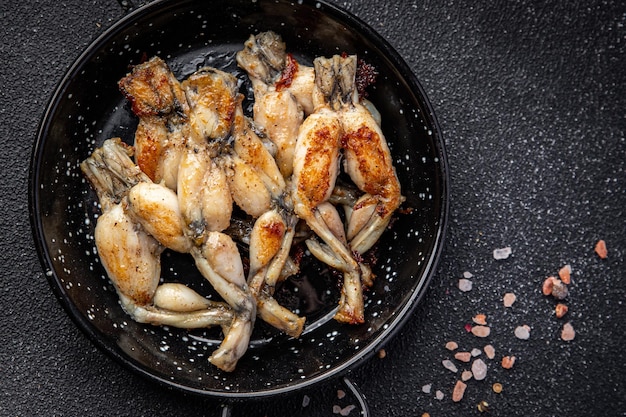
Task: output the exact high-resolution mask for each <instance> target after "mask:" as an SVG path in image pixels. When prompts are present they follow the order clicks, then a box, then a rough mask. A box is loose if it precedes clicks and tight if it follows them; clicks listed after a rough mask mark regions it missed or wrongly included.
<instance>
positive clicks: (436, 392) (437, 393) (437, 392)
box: [435, 390, 444, 400]
mask: <svg viewBox="0 0 626 417" xmlns="http://www.w3.org/2000/svg"><path fill="white" fill-rule="evenodd" d="M443 397H444V395H443V392H441V391H440V390H437V391H435V398H436V399H438V400H443Z"/></svg>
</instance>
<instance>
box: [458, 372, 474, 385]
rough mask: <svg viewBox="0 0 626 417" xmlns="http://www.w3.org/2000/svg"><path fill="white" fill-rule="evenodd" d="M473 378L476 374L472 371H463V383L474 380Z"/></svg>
mask: <svg viewBox="0 0 626 417" xmlns="http://www.w3.org/2000/svg"><path fill="white" fill-rule="evenodd" d="M473 376H474V374H473V373H472V371H468V370H465V371H463V373H461V381H463V382H465V381H467V380H469V379H472V377H473Z"/></svg>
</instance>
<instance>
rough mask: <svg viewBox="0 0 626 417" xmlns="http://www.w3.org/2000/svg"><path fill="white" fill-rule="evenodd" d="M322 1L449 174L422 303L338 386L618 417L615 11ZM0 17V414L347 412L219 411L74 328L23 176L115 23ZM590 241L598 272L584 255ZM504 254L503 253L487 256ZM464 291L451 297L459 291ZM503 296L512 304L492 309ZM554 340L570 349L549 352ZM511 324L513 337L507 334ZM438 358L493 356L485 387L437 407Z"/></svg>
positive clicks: (62, 12) (625, 372)
mask: <svg viewBox="0 0 626 417" xmlns="http://www.w3.org/2000/svg"><path fill="white" fill-rule="evenodd" d="M334 3H336V4H337V5H338V6H341V7H344V8H346V9H347V10H349V11H351V12H352V13H354V14H355V15H357V16H358V17H360V18H361V19H363V20H364V21H365V22H367V23H368V24H369V25H371V26H372V27H373V28H374V29H376V30H377V31H379V32H380V34H381V35H382V36H383V37H384V38H385V39H387V40H388V41H389V42H390V43H391V44H392V45H393V46H394V47H395V48H396V49H397V51H398V52H399V53H400V55H402V57H403V58H404V59H405V60H406V61H407V63H408V64H409V65H410V66H411V67H412V68H413V70H414V72H415V74H416V75H417V77H418V78H419V80H420V82H421V83H422V85H423V87H424V88H425V90H426V92H427V94H428V96H429V98H430V99H431V101H432V104H433V106H434V108H435V111H436V113H437V116H438V119H439V122H440V125H441V128H442V131H443V134H444V137H445V141H446V146H447V150H448V155H449V165H450V176H451V197H452V198H451V207H450V224H449V229H448V238H447V241H446V246H445V250H444V253H443V256H442V259H441V262H440V267H439V268H438V271H437V274H436V276H435V277H434V279H433V281H432V284H431V287H430V289H429V291H428V293H427V295H426V297H425V298H424V299H423V301H422V303H421V304H420V305H419V306H418V308H417V309H416V311H415V313H414V315H413V316H412V317H411V319H410V320H409V321H408V323H407V325H406V326H405V327H404V328H403V329H402V331H401V332H400V333H399V334H398V335H397V337H395V338H394V339H393V340H391V341H390V342H389V343H388V344H387V345H386V346H385V353H386V355H380V356H381V357H374V358H373V359H372V360H370V361H368V362H367V363H366V364H364V365H363V366H361V367H359V368H358V369H356V370H354V371H353V372H351V373H350V374H349V378H350V380H351V381H353V382H354V383H355V384H356V385H357V386H358V387H359V388H360V389H361V391H362V392H363V393H364V395H365V397H366V399H367V403H368V404H369V408H370V411H371V414H372V415H375V416H394V417H396V416H421V415H422V414H423V413H429V414H430V415H431V416H448V417H450V416H468V415H479V414H481V412H480V411H479V410H478V408H477V404H478V403H479V402H481V401H486V402H487V403H488V404H489V409H490V411H489V413H488V414H485V415H490V416H530V415H532V416H589V415H601V416H623V415H626V365H625V361H624V354H623V349H624V344H625V343H626V332H625V331H624V325H625V323H626V308H625V305H624V304H625V303H626V282H625V278H624V277H625V276H626V265H625V263H624V258H625V256H624V252H625V250H626V213H625V208H624V207H626V172H625V169H626V139H625V131H626V98H625V97H626V94H625V93H626V71H624V68H625V67H626V61H625V58H624V57H625V53H626V45H625V44H626V27H625V26H626V4H624V3H623V2H621V1H614V0H608V1H599V0H592V1H589V2H578V3H577V2H557V3H554V2H552V3H547V4H546V3H545V2H533V1H516V2H492V4H487V3H480V2H479V3H476V2H469V3H467V2H457V1H445V2H439V1H419V2H418V1H403V2H400V1H396V2H391V4H389V5H387V6H384V7H383V6H382V3H381V2H376V1H373V0H362V1H341V2H334ZM0 13H1V14H0V16H1V21H2V25H0V34H1V38H2V43H0V51H1V52H2V63H1V64H0V80H1V83H2V84H1V85H2V88H1V89H0V118H1V123H0V132H1V137H2V140H3V143H5V145H6V146H5V151H4V152H2V153H0V158H1V161H2V163H1V166H2V183H1V190H2V198H1V200H0V204H1V209H0V216H1V219H2V223H1V225H2V226H1V227H2V232H1V236H2V238H1V242H2V250H1V251H0V259H1V262H0V264H1V265H2V270H1V272H0V273H1V277H2V278H1V281H0V282H1V289H0V306H1V307H2V312H3V314H2V316H1V318H0V328H1V329H2V333H1V334H2V336H1V337H2V339H1V343H0V415H3V416H4V415H6V416H52V415H54V416H76V415H81V416H103V415H107V416H113V415H133V416H135V415H137V416H139V415H145V416H156V415H168V416H191V415H224V414H228V413H230V414H231V415H233V416H240V415H241V416H244V415H246V416H284V415H305V416H332V415H338V414H334V412H338V411H339V410H340V409H342V410H344V411H345V412H347V411H349V409H346V408H345V407H347V406H350V405H351V404H356V399H355V398H354V397H353V396H351V395H350V393H349V392H348V395H347V396H346V397H345V398H342V399H339V398H338V396H337V391H338V390H339V389H341V390H346V388H345V387H343V385H342V383H341V381H331V382H330V383H329V384H328V385H325V386H320V387H318V388H317V389H314V390H311V391H310V392H305V393H298V394H296V395H293V396H289V397H284V398H280V399H278V400H275V401H273V402H269V401H263V402H254V403H241V404H237V405H235V406H234V407H232V409H229V410H226V411H225V409H223V408H222V405H221V404H220V403H219V402H215V401H213V400H207V399H202V398H196V397H192V396H186V395H183V394H181V393H178V392H173V391H169V390H166V389H163V388H161V387H159V386H155V385H153V384H152V383H150V382H147V381H145V380H143V379H142V378H140V377H138V376H136V375H134V374H131V373H129V372H128V371H127V370H125V369H123V368H121V367H120V366H119V365H118V364H117V363H116V362H114V361H112V360H111V359H110V358H109V357H107V356H105V355H104V354H103V353H102V352H100V351H99V350H98V349H96V348H95V347H94V346H93V345H92V344H91V343H90V342H89V341H88V340H87V339H86V338H85V337H84V336H83V335H82V333H80V332H79V331H78V329H77V328H76V327H75V326H74V324H73V322H72V321H71V320H70V319H69V318H68V316H67V315H66V314H65V312H64V311H63V309H62V308H61V306H60V305H59V303H58V302H57V300H56V299H55V297H54V296H53V294H52V292H51V291H50V288H49V285H48V283H47V281H46V278H45V276H44V274H43V271H42V268H41V266H40V264H39V261H38V258H37V254H36V253H35V249H34V245H33V241H32V238H31V231H30V224H29V217H28V198H27V193H28V174H29V173H28V167H29V159H30V155H31V150H32V146H33V143H34V139H35V134H36V128H37V124H38V122H39V120H40V119H41V117H42V115H43V112H44V110H45V105H46V103H47V101H48V100H49V98H50V96H51V94H52V92H53V91H54V88H55V85H56V84H57V83H58V82H59V81H60V79H61V77H62V75H63V74H64V73H65V71H66V70H67V69H68V68H69V66H70V65H71V63H72V62H73V61H74V60H75V59H76V58H77V57H78V56H79V54H80V53H81V51H82V50H83V49H84V48H85V47H86V46H87V45H88V44H89V43H90V42H91V41H92V40H93V39H95V37H96V36H98V35H99V34H100V33H102V32H103V31H104V30H105V29H106V28H107V27H109V26H110V25H111V24H112V23H114V22H115V21H116V20H118V19H120V18H121V17H122V16H123V14H124V11H123V10H122V8H121V7H120V5H119V4H118V3H117V2H115V1H113V0H89V1H79V0H66V1H63V2H53V1H41V2H40V1H36V2H24V1H16V0H6V1H4V2H3V3H2V5H1V6H0ZM599 239H603V240H605V241H606V243H607V246H608V258H607V259H600V258H599V257H598V256H597V255H596V254H595V253H594V245H595V243H596V241H598V240H599ZM504 247H510V248H511V252H512V253H511V255H510V256H509V257H508V258H507V259H502V260H496V259H494V257H493V251H494V250H495V249H498V248H504ZM564 265H570V266H571V268H572V275H571V280H572V282H571V284H570V285H569V296H568V297H567V299H566V300H565V303H566V304H567V305H568V307H569V311H568V313H567V314H566V316H565V317H563V318H561V319H558V318H556V317H555V314H554V307H555V304H556V301H555V300H554V299H553V298H552V297H549V296H544V295H542V293H541V286H542V283H543V281H544V279H545V278H546V277H547V276H549V275H555V274H557V273H558V271H559V269H560V268H561V267H562V266H564ZM467 273H469V274H467ZM470 274H471V276H470ZM464 275H465V276H467V277H469V278H468V279H469V280H470V281H472V289H471V290H470V291H467V292H462V291H460V290H459V288H458V281H459V279H460V278H463V276H464ZM507 292H511V293H514V294H515V295H516V301H515V303H514V304H513V305H512V306H511V307H508V308H507V307H504V306H503V302H502V298H503V295H504V294H505V293H507ZM476 314H485V315H486V317H487V323H488V324H489V326H490V328H491V334H490V335H489V336H488V337H486V338H478V337H476V336H474V335H473V334H472V333H470V332H468V331H467V328H468V325H471V323H472V317H474V316H475V315H476ZM565 323H571V325H572V326H573V328H574V329H575V331H576V337H575V339H574V340H571V341H563V340H561V338H560V334H561V329H562V326H563V325H564V324H565ZM522 325H527V326H529V328H530V337H529V338H528V339H527V340H522V339H519V338H517V337H515V334H514V331H515V328H517V327H518V326H522ZM449 341H455V342H456V343H457V344H458V346H459V347H458V349H457V351H471V350H472V349H474V348H476V349H481V350H482V348H483V347H484V346H485V345H487V344H491V345H493V346H494V348H495V350H496V356H495V358H494V359H488V358H487V356H486V354H485V353H484V352H481V353H480V356H478V357H479V358H482V359H483V360H484V362H485V363H486V364H487V374H486V377H485V379H483V380H481V381H477V380H475V379H470V380H468V381H467V382H466V384H467V388H466V391H465V395H464V397H463V399H462V400H461V401H459V402H454V401H452V390H453V387H454V385H455V382H456V381H457V380H459V379H460V378H461V373H462V371H463V370H466V369H469V368H470V365H469V364H466V363H464V362H462V361H459V360H457V359H455V358H454V353H455V352H452V351H450V350H448V349H446V347H445V345H446V343H447V342H449ZM507 355H511V356H515V357H516V361H515V364H514V366H513V368H511V369H503V368H502V367H501V366H500V360H501V358H502V357H503V356H507ZM382 356H384V357H382ZM446 359H449V360H451V361H452V362H453V363H454V364H455V365H456V366H457V368H458V370H457V372H456V373H453V372H451V371H450V370H448V369H446V368H445V367H444V366H443V365H442V361H443V360H446ZM494 383H500V384H501V385H502V392H500V393H495V392H494V391H493V388H492V385H493V384H494ZM334 406H337V407H335V408H334ZM357 414H358V408H355V409H354V410H352V411H351V412H350V414H348V415H351V416H354V415H357Z"/></svg>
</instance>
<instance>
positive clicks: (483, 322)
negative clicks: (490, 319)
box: [472, 314, 487, 326]
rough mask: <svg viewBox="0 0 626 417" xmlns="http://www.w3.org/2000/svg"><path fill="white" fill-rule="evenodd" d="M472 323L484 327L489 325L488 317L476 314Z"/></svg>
mask: <svg viewBox="0 0 626 417" xmlns="http://www.w3.org/2000/svg"><path fill="white" fill-rule="evenodd" d="M472 321H473V322H474V323H476V324H480V325H482V326H484V325H486V324H487V316H486V315H484V314H476V315H475V316H474V317H472Z"/></svg>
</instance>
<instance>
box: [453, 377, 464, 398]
mask: <svg viewBox="0 0 626 417" xmlns="http://www.w3.org/2000/svg"><path fill="white" fill-rule="evenodd" d="M465 388H467V384H466V383H465V382H463V381H461V380H459V381H456V384H455V385H454V390H453V391H452V401H454V402H455V403H458V402H459V401H461V400H462V399H463V395H465Z"/></svg>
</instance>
